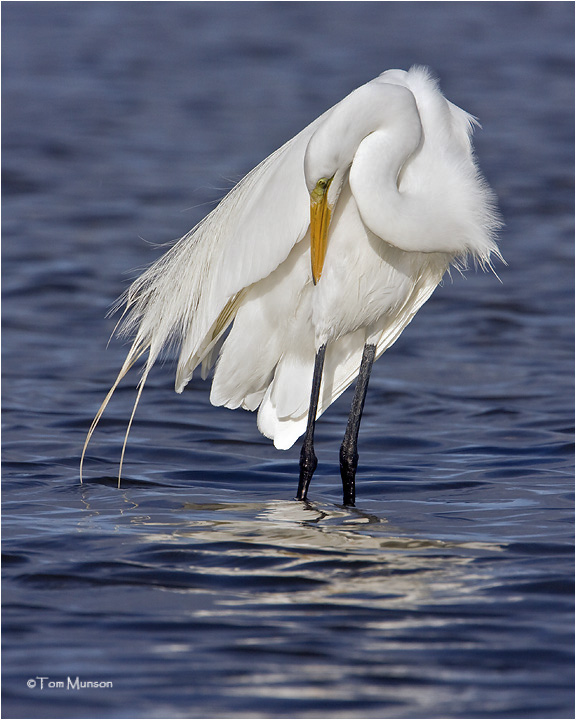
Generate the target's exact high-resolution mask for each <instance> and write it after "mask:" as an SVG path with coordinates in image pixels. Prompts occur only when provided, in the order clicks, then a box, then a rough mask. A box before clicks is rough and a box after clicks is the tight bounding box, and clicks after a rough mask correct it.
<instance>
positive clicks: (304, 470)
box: [296, 442, 318, 500]
mask: <svg viewBox="0 0 576 720" xmlns="http://www.w3.org/2000/svg"><path fill="white" fill-rule="evenodd" d="M317 467H318V458H317V457H316V453H315V452H314V447H313V445H311V444H310V445H309V444H308V443H306V442H305V443H304V445H302V450H301V451H300V482H299V483H298V493H297V494H296V500H306V496H307V495H308V488H309V487H310V481H311V480H312V476H313V475H314V471H315V470H316V468H317Z"/></svg>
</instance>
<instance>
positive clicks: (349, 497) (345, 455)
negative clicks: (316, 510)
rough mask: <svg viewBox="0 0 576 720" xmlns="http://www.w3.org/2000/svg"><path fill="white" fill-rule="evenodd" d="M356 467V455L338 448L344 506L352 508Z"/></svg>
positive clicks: (350, 449) (354, 496) (348, 450)
mask: <svg viewBox="0 0 576 720" xmlns="http://www.w3.org/2000/svg"><path fill="white" fill-rule="evenodd" d="M357 467H358V453H357V452H356V451H355V450H354V449H352V448H346V447H345V446H344V445H342V447H341V448H340V475H341V477H342V491H343V499H342V503H343V504H344V505H349V506H352V507H353V506H354V505H355V501H356V468H357Z"/></svg>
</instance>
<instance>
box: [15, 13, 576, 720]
mask: <svg viewBox="0 0 576 720" xmlns="http://www.w3.org/2000/svg"><path fill="white" fill-rule="evenodd" d="M2 20H3V28H2V30H3V32H2V35H3V37H2V40H3V51H2V61H3V65H2V70H3V77H2V80H3V84H2V90H3V114H2V120H3V142H4V150H3V158H2V159H3V214H2V220H3V292H4V300H3V306H2V307H3V322H4V328H3V330H4V335H3V344H2V350H3V360H4V363H3V372H4V376H3V387H2V389H3V410H4V434H3V450H4V456H3V459H4V484H3V490H4V498H3V499H4V521H3V530H4V553H5V560H4V585H3V603H4V614H3V620H4V633H3V641H4V655H3V690H4V705H3V717H5V718H135V717H138V718H181V717H182V718H276V717H278V718H285V717H286V718H311V717H318V718H571V717H573V716H574V715H573V713H574V708H573V635H572V628H573V625H572V606H573V589H572V580H573V555H572V546H573V542H572V538H573V534H572V532H573V531H572V518H573V514H572V513H573V511H572V507H573V506H572V489H573V449H572V438H573V430H572V425H573V397H574V395H573V381H572V379H573V360H572V358H573V351H572V348H573V269H572V268H573V265H572V261H573V197H574V196H573V183H572V179H573V165H572V163H573V160H572V159H573V128H574V123H573V88H574V80H573V5H572V3H561V2H555V3H538V2H535V3H414V4H413V3H385V2H370V3H363V2H354V3H346V2H344V3H245V2H242V3H188V2H179V3H154V2H152V3H98V2H95V3H78V4H77V3H50V2H48V3H34V2H32V3H4V4H3V7H2ZM413 63H424V64H428V65H430V66H431V67H432V68H433V70H434V72H435V73H436V74H437V75H438V76H439V77H440V78H441V81H442V87H443V89H444V90H445V92H446V94H447V95H448V97H449V98H450V99H451V100H453V101H454V102H456V103H457V104H459V105H461V106H462V107H464V108H465V109H467V110H468V111H470V112H472V113H474V114H475V115H477V116H478V117H479V118H480V119H481V121H482V123H483V130H482V131H480V132H478V134H477V140H476V146H477V151H478V156H479V160H480V164H481V166H482V168H483V171H484V173H485V174H486V176H487V177H488V179H489V181H490V182H491V184H492V185H493V186H494V188H495V190H496V192H497V193H498V195H499V198H500V207H501V211H502V214H503V216H504V219H505V222H506V227H505V229H504V230H503V232H502V236H501V244H502V249H503V252H504V255H505V257H506V260H507V262H508V265H507V266H504V265H499V266H498V267H497V272H498V274H499V276H500V279H501V282H500V281H499V280H498V279H497V278H496V277H495V276H494V275H492V274H486V275H484V274H481V273H474V272H470V273H468V274H467V276H466V278H462V277H461V276H459V275H458V274H457V273H456V274H454V276H453V278H452V280H450V279H447V281H446V282H445V283H444V285H443V286H442V287H440V288H439V289H438V290H437V292H436V293H435V294H434V296H433V298H432V299H431V300H430V301H429V302H428V303H427V305H426V306H425V307H424V308H423V309H422V310H421V311H420V313H419V314H418V316H417V318H416V319H415V320H414V322H413V323H412V324H411V325H410V326H409V328H407V330H406V331H405V333H404V334H403V336H402V338H401V339H400V340H399V341H398V342H397V343H396V345H395V346H394V347H393V348H392V349H391V350H390V351H388V352H387V353H386V355H385V356H384V357H383V358H381V359H380V360H379V361H378V363H377V364H376V366H375V369H374V373H373V377H372V380H371V385H370V393H369V397H368V400H367V404H366V410H365V418H364V421H363V427H362V432H361V439H360V472H359V476H358V488H357V495H358V497H357V507H356V508H343V507H342V506H341V505H340V501H341V489H340V481H339V473H338V465H337V461H338V448H339V443H340V440H341V436H342V434H343V431H344V426H345V419H346V414H347V412H348V406H349V402H350V399H351V398H350V393H346V394H345V395H344V396H343V397H342V398H340V400H339V401H338V402H337V403H336V404H335V405H334V406H333V407H332V408H331V409H330V410H329V411H328V412H327V413H326V414H325V415H324V416H323V418H322V420H321V421H320V422H319V424H318V429H317V452H318V456H319V460H320V464H319V469H318V473H317V475H316V477H315V478H314V480H313V483H312V486H311V490H310V503H309V504H307V505H303V504H300V503H297V502H295V501H294V500H292V498H293V496H294V494H295V491H296V485H297V465H298V453H299V449H298V447H295V448H293V449H292V450H290V451H288V452H280V451H276V450H274V448H273V447H272V445H271V443H270V442H269V441H267V440H266V439H264V438H263V437H262V436H260V434H259V433H258V432H257V429H256V424H255V418H254V416H253V415H251V414H249V413H245V412H242V411H236V412H231V411H228V410H224V409H216V408H212V407H211V406H210V405H209V402H208V394H209V393H208V386H207V384H206V383H203V382H202V381H201V380H194V381H193V382H192V384H191V386H190V388H189V390H188V392H186V393H184V395H182V396H178V395H176V394H175V393H174V392H173V389H172V388H173V373H174V368H173V366H172V364H171V363H170V362H167V363H166V364H165V365H163V366H159V367H158V368H157V369H156V370H155V371H154V372H153V374H152V376H151V378H150V380H149V382H148V386H147V389H146V392H145V394H144V396H143V399H142V402H141V405H140V408H139V410H138V414H137V416H136V421H135V425H134V428H133V431H132V435H131V439H130V442H129V446H128V451H127V457H126V466H125V479H124V482H123V485H122V488H121V489H120V490H118V489H117V488H116V486H115V480H114V477H115V472H116V470H117V465H118V460H119V456H120V448H121V443H122V439H123V433H124V429H125V426H126V422H127V419H128V417H129V414H130V410H131V406H132V402H133V400H134V385H135V383H136V381H137V377H138V374H137V373H134V375H133V376H132V377H131V379H130V381H128V382H125V383H124V384H123V385H122V386H121V388H120V389H119V391H118V392H117V394H116V397H115V399H114V401H113V403H112V404H111V406H110V408H109V411H108V412H107V413H106V415H105V416H104V419H103V421H102V423H101V425H100V427H99V429H98V432H97V434H96V435H95V437H94V440H93V443H92V445H91V446H90V449H89V453H88V458H87V464H86V473H87V479H86V482H85V484H84V485H82V486H81V485H80V484H79V481H78V461H79V455H80V451H81V448H82V443H83V440H84V437H85V433H86V431H87V429H88V427H89V424H90V421H91V419H92V417H93V415H94V413H95V412H96V409H97V408H98V405H99V403H100V401H101V400H102V398H103V396H104V394H105V392H106V391H107V389H108V387H109V386H110V384H111V382H112V380H113V378H114V377H115V375H116V372H117V370H118V368H119V367H120V364H121V362H122V360H123V357H124V354H125V352H126V346H125V345H123V344H122V342H119V341H113V342H112V343H111V344H110V347H109V348H108V349H106V342H107V340H108V336H109V335H110V334H111V332H112V330H113V328H114V323H115V319H114V318H106V317H105V315H106V311H107V309H108V307H109V305H110V304H111V303H112V302H113V301H114V300H115V298H116V297H117V296H118V295H119V294H120V293H121V292H122V290H123V289H124V288H125V287H126V283H127V279H128V278H129V277H132V276H133V275H134V273H133V272H132V271H133V270H134V268H138V267H142V266H144V265H146V264H147V263H149V262H150V261H151V260H153V259H154V258H155V257H157V256H158V255H159V254H160V252H161V249H159V248H158V247H157V244H158V243H164V242H167V241H170V240H172V239H175V238H177V237H178V236H180V235H182V234H184V233H185V232H186V231H187V230H188V229H189V228H190V227H192V226H193V225H194V224H195V223H196V222H197V221H198V220H199V219H200V218H201V217H202V216H203V215H204V214H205V213H206V212H207V211H208V210H209V209H210V208H211V207H213V204H214V202H215V201H216V200H217V199H218V198H219V197H221V196H222V195H223V193H224V192H225V190H226V189H227V188H229V187H230V186H231V184H232V183H233V182H234V180H236V179H238V178H239V177H241V176H242V175H243V174H244V173H245V172H246V171H248V170H249V169H250V168H251V167H252V166H254V165H255V164H256V163H257V162H258V161H260V160H261V159H262V158H263V157H265V156H266V155H267V154H269V153H270V152H271V151H272V150H274V149H275V148H276V147H277V146H278V145H280V144H281V143H282V142H283V141H285V140H286V139H287V138H289V137H290V136H292V135H293V134H294V133H295V132H297V131H298V130H299V129H300V128H301V127H303V126H304V125H305V124H307V123H308V122H309V121H310V120H312V119H313V118H314V117H316V116H317V115H318V114H319V113H320V112H322V111H323V110H325V109H326V108H328V107H329V106H331V105H332V104H333V103H334V102H336V101H337V100H339V99H340V98H341V97H343V96H344V95H345V94H346V93H348V92H349V91H350V90H351V89H353V88H354V87H356V86H358V85H360V84H362V83H364V82H366V81H367V80H369V79H371V78H372V77H374V76H376V75H377V74H378V73H380V72H381V71H382V70H384V69H387V68H390V67H408V66H410V65H411V64H413ZM127 272H128V273H131V274H128V275H127ZM42 678H44V679H42ZM68 678H70V679H71V681H72V682H73V683H74V682H75V680H76V678H78V679H79V680H78V682H86V681H90V682H95V683H108V684H109V683H111V684H112V685H111V686H109V685H108V686H107V687H93V688H87V687H82V688H81V687H78V689H76V688H75V687H72V688H68V687H67V683H68ZM59 683H63V684H64V687H58V684H59Z"/></svg>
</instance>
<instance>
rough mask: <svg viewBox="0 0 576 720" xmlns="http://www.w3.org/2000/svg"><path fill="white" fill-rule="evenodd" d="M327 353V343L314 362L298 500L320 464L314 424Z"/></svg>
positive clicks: (301, 453)
mask: <svg viewBox="0 0 576 720" xmlns="http://www.w3.org/2000/svg"><path fill="white" fill-rule="evenodd" d="M325 354H326V345H321V346H320V347H319V348H318V352H317V353H316V360H315V362H314V376H313V378H312V392H311V393H310V407H309V409H308V425H307V426H306V435H304V443H303V444H302V450H301V451H300V482H299V483H298V494H297V495H296V499H297V500H306V494H307V493H308V486H309V485H310V480H312V475H314V470H316V466H317V465H318V460H317V458H316V454H315V452H314V425H315V423H316V413H317V411H318V398H319V396H320V384H321V382H322V370H323V368H324V355H325Z"/></svg>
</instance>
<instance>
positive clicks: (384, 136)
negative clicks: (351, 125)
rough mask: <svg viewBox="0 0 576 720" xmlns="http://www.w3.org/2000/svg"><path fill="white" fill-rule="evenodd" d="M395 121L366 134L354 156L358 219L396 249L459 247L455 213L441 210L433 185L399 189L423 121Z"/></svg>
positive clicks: (446, 250)
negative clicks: (393, 126) (454, 219)
mask: <svg viewBox="0 0 576 720" xmlns="http://www.w3.org/2000/svg"><path fill="white" fill-rule="evenodd" d="M397 125H398V126H400V125H401V127H396V128H387V129H386V130H379V131H376V132H374V133H372V134H371V135H369V136H368V137H367V138H366V139H365V140H364V141H363V142H362V143H360V146H359V148H358V151H357V153H356V155H355V157H354V161H353V163H352V167H351V168H350V175H349V178H350V180H349V181H350V188H351V190H352V194H353V195H354V199H355V200H356V205H357V207H358V211H359V213H360V216H361V218H362V221H363V222H364V224H365V225H366V226H367V228H368V229H369V230H370V231H371V232H372V233H374V235H376V236H378V237H379V238H381V239H382V240H384V241H385V242H387V243H389V244H390V245H393V246H395V247H397V248H399V249H400V250H404V251H407V252H424V253H427V252H442V253H457V252H458V251H459V250H460V249H461V248H460V246H459V244H458V240H457V238H458V237H459V235H460V233H459V232H457V229H456V227H455V226H454V224H453V222H452V220H453V218H452V217H451V216H450V215H449V214H445V213H441V212H439V208H438V207H437V203H436V202H435V193H434V189H433V188H432V190H431V191H430V188H427V189H426V191H424V190H419V189H418V188H416V187H412V188H411V190H410V191H406V190H402V189H401V186H402V178H403V175H404V171H405V170H406V166H407V164H408V163H409V162H410V161H411V160H412V159H414V158H415V156H416V155H417V153H418V150H419V148H420V145H421V142H422V127H421V125H420V122H419V119H418V122H415V121H414V120H412V122H410V118H403V120H402V122H401V123H400V122H398V123H397Z"/></svg>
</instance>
